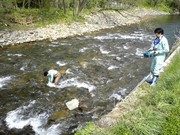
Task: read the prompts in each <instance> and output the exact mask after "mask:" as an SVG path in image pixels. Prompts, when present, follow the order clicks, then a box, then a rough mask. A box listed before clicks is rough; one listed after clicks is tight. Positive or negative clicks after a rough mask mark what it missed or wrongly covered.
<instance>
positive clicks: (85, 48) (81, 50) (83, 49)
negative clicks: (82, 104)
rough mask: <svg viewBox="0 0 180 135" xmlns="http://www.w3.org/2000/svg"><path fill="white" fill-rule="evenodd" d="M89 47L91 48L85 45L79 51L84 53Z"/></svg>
mask: <svg viewBox="0 0 180 135" xmlns="http://www.w3.org/2000/svg"><path fill="white" fill-rule="evenodd" d="M88 49H89V48H87V47H84V48H82V49H80V50H79V52H81V53H82V52H85V51H86V50H88Z"/></svg>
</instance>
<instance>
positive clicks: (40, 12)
mask: <svg viewBox="0 0 180 135" xmlns="http://www.w3.org/2000/svg"><path fill="white" fill-rule="evenodd" d="M90 12H91V10H85V11H84V12H83V13H81V14H80V15H78V16H77V15H76V16H73V10H72V9H67V11H66V14H64V13H63V10H62V9H55V8H50V9H3V8H0V16H1V19H0V28H1V29H2V30H3V29H9V30H17V29H18V30H26V29H28V28H36V27H44V26H46V25H49V24H62V23H65V24H71V23H72V22H75V21H76V22H77V21H78V22H83V21H84V18H83V15H84V14H89V13H90Z"/></svg>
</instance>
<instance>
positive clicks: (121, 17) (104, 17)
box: [0, 8, 170, 47]
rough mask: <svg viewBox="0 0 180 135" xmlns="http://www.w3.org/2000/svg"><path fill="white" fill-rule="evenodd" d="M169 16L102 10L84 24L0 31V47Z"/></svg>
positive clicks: (87, 18) (160, 13)
mask: <svg viewBox="0 0 180 135" xmlns="http://www.w3.org/2000/svg"><path fill="white" fill-rule="evenodd" d="M156 15H170V14H169V13H167V12H163V11H158V10H153V9H144V8H136V9H131V10H128V11H114V10H104V11H101V12H99V13H97V14H91V15H86V16H84V18H85V22H83V23H80V22H74V23H72V24H70V25H67V24H53V25H47V26H45V27H42V28H36V29H32V30H26V31H25V30H21V31H18V30H16V31H13V32H5V31H0V37H1V39H0V46H1V47H3V46H4V45H15V44H21V43H26V42H34V41H41V40H47V39H48V40H50V41H53V40H57V39H60V38H67V37H72V36H76V35H83V34H85V33H91V32H95V31H99V30H102V29H110V28H115V27H118V26H124V25H130V24H134V23H139V22H141V21H142V20H144V19H145V17H147V16H156Z"/></svg>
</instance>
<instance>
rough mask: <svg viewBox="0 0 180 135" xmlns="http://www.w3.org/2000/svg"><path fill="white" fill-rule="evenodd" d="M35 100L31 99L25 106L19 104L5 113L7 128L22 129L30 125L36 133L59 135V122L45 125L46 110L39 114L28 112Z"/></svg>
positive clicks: (47, 115)
mask: <svg viewBox="0 0 180 135" xmlns="http://www.w3.org/2000/svg"><path fill="white" fill-rule="evenodd" d="M35 103H36V101H35V100H34V101H31V102H30V103H29V105H27V106H21V107H19V108H17V109H16V110H13V111H10V112H8V113H7V116H6V118H5V122H6V124H7V126H8V128H10V129H12V128H16V129H23V128H24V127H26V126H28V125H30V126H31V127H32V129H33V130H34V132H35V134H36V135H59V134H60V133H61V131H60V130H59V126H60V124H54V125H52V126H50V127H45V126H46V124H47V121H48V117H49V114H47V113H46V112H44V113H41V114H37V113H35V114H32V113H29V110H33V106H34V104H35Z"/></svg>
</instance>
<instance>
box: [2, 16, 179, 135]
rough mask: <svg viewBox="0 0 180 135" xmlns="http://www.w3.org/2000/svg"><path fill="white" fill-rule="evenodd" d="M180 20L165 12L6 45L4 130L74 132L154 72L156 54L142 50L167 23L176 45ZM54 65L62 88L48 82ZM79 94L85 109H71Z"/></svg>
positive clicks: (41, 133)
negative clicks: (152, 56)
mask: <svg viewBox="0 0 180 135" xmlns="http://www.w3.org/2000/svg"><path fill="white" fill-rule="evenodd" d="M179 20H180V18H179V17H178V16H174V17H173V16H163V17H159V18H155V19H153V20H151V21H148V23H147V22H143V23H141V24H136V25H135V24H134V25H130V26H125V27H124V26H123V27H119V28H116V29H109V30H102V31H101V32H97V33H93V34H88V35H85V36H81V37H73V38H67V39H59V40H57V41H53V42H49V41H42V42H33V43H24V44H20V45H15V46H7V47H4V48H3V49H2V48H1V50H0V51H1V53H0V56H1V57H0V66H1V69H0V88H1V89H0V98H1V103H0V109H1V111H0V116H1V122H0V125H1V127H2V128H1V130H0V131H5V132H8V131H9V130H10V129H13V128H16V129H20V130H23V128H25V127H26V126H29V125H30V126H31V127H32V130H33V131H34V132H35V134H37V135H38V134H39V135H44V134H48V135H49V134H53V135H56V134H57V135H59V134H71V133H73V132H75V131H76V130H77V129H79V128H81V127H83V126H84V125H85V124H86V122H88V121H90V120H97V119H99V118H100V117H101V115H103V114H105V113H107V112H109V111H110V110H111V109H112V108H113V107H114V105H115V103H116V102H118V101H121V100H122V99H123V98H124V97H125V96H126V95H127V94H128V93H130V91H131V90H132V89H133V88H134V87H135V86H136V85H137V83H138V82H139V81H140V80H141V79H142V78H143V77H144V76H145V75H146V74H147V73H148V72H149V67H150V59H144V58H143V57H142V53H143V52H144V51H145V50H147V49H148V48H149V47H150V44H151V41H152V40H153V39H154V33H153V31H154V29H155V28H156V27H162V28H164V29H165V35H166V37H167V38H168V40H169V43H170V45H171V46H172V44H173V43H174V42H175V39H176V38H177V37H178V36H179V35H180V23H179ZM50 68H54V69H56V70H58V71H60V72H61V74H62V78H61V80H60V82H59V86H58V88H49V87H47V86H46V83H47V79H46V78H44V77H43V71H44V70H48V69H50ZM74 98H77V99H79V101H80V108H79V109H76V110H73V111H69V110H68V109H67V108H66V106H65V103H66V102H67V101H69V100H71V99H74ZM3 121H4V122H3ZM6 126H7V127H6ZM7 128H8V129H7ZM23 132H24V134H27V133H28V131H23Z"/></svg>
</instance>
